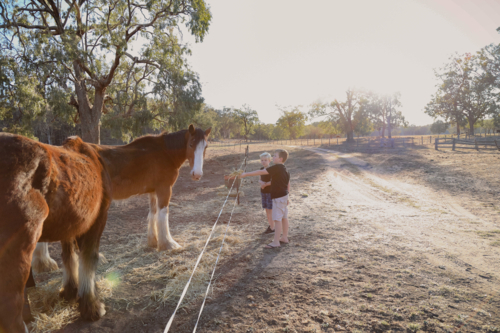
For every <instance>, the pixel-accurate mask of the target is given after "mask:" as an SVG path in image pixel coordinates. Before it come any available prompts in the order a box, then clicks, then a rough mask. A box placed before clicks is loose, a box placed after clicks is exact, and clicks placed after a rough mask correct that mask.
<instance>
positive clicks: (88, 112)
mask: <svg viewBox="0 0 500 333" xmlns="http://www.w3.org/2000/svg"><path fill="white" fill-rule="evenodd" d="M73 68H74V70H75V76H76V78H77V81H76V82H75V93H76V99H77V103H78V106H77V109H78V115H79V116H80V125H81V135H82V140H83V141H85V142H90V143H96V144H100V143H101V140H100V121H101V112H102V107H103V102H104V92H105V91H106V89H101V90H97V89H96V92H95V100H94V105H93V106H92V105H91V104H90V101H89V97H88V93H87V88H86V87H85V79H84V78H83V73H82V70H81V68H80V65H79V64H78V63H77V62H76V61H75V62H74V63H73Z"/></svg>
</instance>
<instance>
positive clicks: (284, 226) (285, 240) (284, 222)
mask: <svg viewBox="0 0 500 333" xmlns="http://www.w3.org/2000/svg"><path fill="white" fill-rule="evenodd" d="M282 229H283V236H281V237H280V239H279V241H280V242H283V243H288V242H289V240H288V219H287V218H283V220H282Z"/></svg>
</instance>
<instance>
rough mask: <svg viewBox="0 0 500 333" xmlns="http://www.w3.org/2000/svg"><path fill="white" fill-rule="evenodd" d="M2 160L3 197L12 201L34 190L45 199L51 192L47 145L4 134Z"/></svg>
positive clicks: (0, 189)
mask: <svg viewBox="0 0 500 333" xmlns="http://www.w3.org/2000/svg"><path fill="white" fill-rule="evenodd" d="M0 156H1V157H2V158H1V159H0V196H2V197H4V199H7V201H12V199H13V198H21V197H26V196H28V195H29V193H30V192H31V191H32V190H37V191H38V192H39V193H40V194H42V195H43V194H44V193H46V192H47V190H48V178H49V176H50V156H49V154H48V152H47V150H46V148H45V147H44V146H43V144H40V143H39V142H36V141H34V140H31V139H28V138H26V137H23V136H20V135H14V134H7V133H0ZM4 202H5V200H4Z"/></svg>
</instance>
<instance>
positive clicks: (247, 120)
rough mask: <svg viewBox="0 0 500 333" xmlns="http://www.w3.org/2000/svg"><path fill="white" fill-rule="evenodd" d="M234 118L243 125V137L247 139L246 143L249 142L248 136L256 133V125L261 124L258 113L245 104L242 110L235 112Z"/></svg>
mask: <svg viewBox="0 0 500 333" xmlns="http://www.w3.org/2000/svg"><path fill="white" fill-rule="evenodd" d="M234 116H235V118H236V119H237V120H238V121H239V123H240V124H241V135H243V136H244V137H245V141H248V136H249V135H250V134H253V133H254V131H255V125H257V123H258V122H259V115H258V114H257V111H255V110H252V109H251V107H250V106H249V105H246V104H245V105H243V107H242V108H241V109H235V110H234Z"/></svg>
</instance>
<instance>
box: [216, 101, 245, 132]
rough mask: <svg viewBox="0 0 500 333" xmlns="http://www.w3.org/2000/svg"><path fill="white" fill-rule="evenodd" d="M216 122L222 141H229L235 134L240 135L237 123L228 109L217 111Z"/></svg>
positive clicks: (231, 111)
mask: <svg viewBox="0 0 500 333" xmlns="http://www.w3.org/2000/svg"><path fill="white" fill-rule="evenodd" d="M217 122H218V124H219V132H220V136H221V137H222V138H224V139H229V138H231V137H233V136H234V135H235V134H239V133H240V124H239V121H238V119H236V117H235V114H234V112H233V110H232V109H230V108H224V109H222V110H217Z"/></svg>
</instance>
